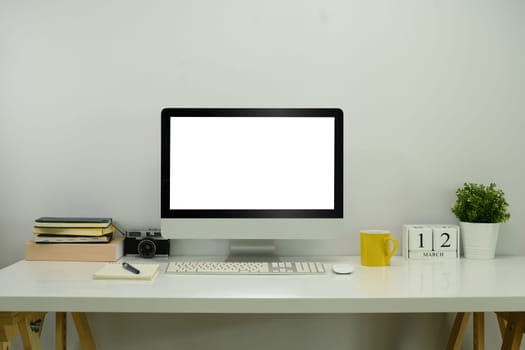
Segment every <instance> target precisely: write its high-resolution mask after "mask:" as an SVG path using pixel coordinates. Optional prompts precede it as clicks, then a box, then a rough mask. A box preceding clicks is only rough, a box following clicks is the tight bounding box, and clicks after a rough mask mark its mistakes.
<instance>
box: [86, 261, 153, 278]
mask: <svg viewBox="0 0 525 350" xmlns="http://www.w3.org/2000/svg"><path fill="white" fill-rule="evenodd" d="M133 267H135V268H136V269H138V270H139V271H140V273H139V274H135V273H133V272H131V271H129V270H126V269H125V268H124V267H122V264H119V263H110V264H106V265H104V266H103V267H102V268H100V269H99V270H98V271H96V272H95V273H94V274H93V278H94V279H96V280H152V279H154V278H155V277H156V276H157V275H158V273H159V270H160V267H159V264H133Z"/></svg>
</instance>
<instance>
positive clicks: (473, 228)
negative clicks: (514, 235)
mask: <svg viewBox="0 0 525 350" xmlns="http://www.w3.org/2000/svg"><path fill="white" fill-rule="evenodd" d="M460 227H461V241H462V245H463V253H464V255H465V258H467V259H494V255H495V253H496V245H497V244H498V234H499V227H500V223H495V224H485V223H475V222H460Z"/></svg>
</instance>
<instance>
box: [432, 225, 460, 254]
mask: <svg viewBox="0 0 525 350" xmlns="http://www.w3.org/2000/svg"><path fill="white" fill-rule="evenodd" d="M432 235H433V239H434V242H433V243H434V250H442V251H455V250H457V248H458V246H457V241H458V239H457V235H458V233H457V230H456V229H455V228H454V227H442V228H441V227H437V228H434V229H433V230H432Z"/></svg>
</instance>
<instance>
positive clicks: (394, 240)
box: [385, 237, 398, 265]
mask: <svg viewBox="0 0 525 350" xmlns="http://www.w3.org/2000/svg"><path fill="white" fill-rule="evenodd" d="M389 241H391V242H392V243H393V244H394V245H393V247H392V250H390V244H389V243H388V242H389ZM397 247H398V242H397V239H396V238H395V237H386V238H385V252H387V255H386V257H385V260H386V264H387V265H390V258H392V256H393V255H394V254H395V253H396V252H397ZM389 250H390V251H389Z"/></svg>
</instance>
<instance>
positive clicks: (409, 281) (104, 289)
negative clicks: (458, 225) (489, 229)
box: [0, 257, 525, 313]
mask: <svg viewBox="0 0 525 350" xmlns="http://www.w3.org/2000/svg"><path fill="white" fill-rule="evenodd" d="M125 260H128V261H130V262H133V261H134V260H133V259H125ZM317 260H325V261H338V260H342V261H350V262H352V263H353V264H354V265H355V266H356V272H355V273H354V274H352V275H335V274H333V273H331V272H329V273H327V274H326V275H321V276H300V275H294V276H220V275H215V276H203V275H200V276H180V275H167V274H164V273H161V274H160V275H159V276H157V278H156V279H155V280H154V281H113V280H112V281H104V280H93V278H92V274H93V272H95V271H96V270H97V269H99V268H100V267H101V266H102V265H103V263H85V262H38V261H20V262H17V263H15V264H13V265H11V266H8V267H6V268H4V269H2V270H0V281H2V287H1V288H0V311H68V312H157V313H403V312H461V311H525V281H524V280H523V279H522V278H521V276H523V271H525V257H498V258H496V259H495V260H489V261H476V260H465V259H461V260H460V261H451V262H433V261H404V260H403V259H402V258H401V257H395V258H394V259H393V261H392V266H390V267H362V266H360V264H359V258H358V257H349V258H329V259H321V258H319V259H317ZM156 262H160V263H161V270H162V271H164V269H165V267H166V262H167V260H166V259H157V260H156ZM328 264H329V263H328ZM327 267H329V265H327Z"/></svg>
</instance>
